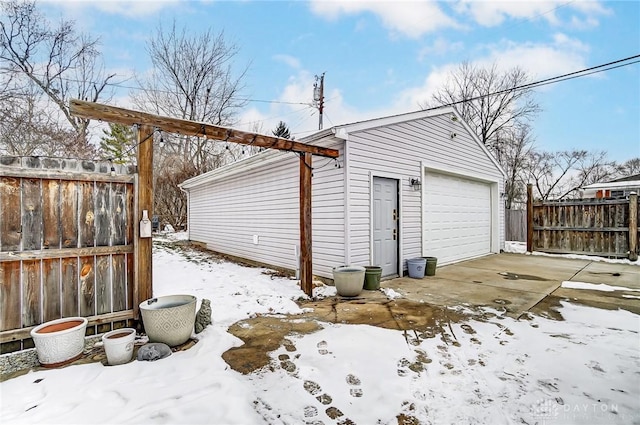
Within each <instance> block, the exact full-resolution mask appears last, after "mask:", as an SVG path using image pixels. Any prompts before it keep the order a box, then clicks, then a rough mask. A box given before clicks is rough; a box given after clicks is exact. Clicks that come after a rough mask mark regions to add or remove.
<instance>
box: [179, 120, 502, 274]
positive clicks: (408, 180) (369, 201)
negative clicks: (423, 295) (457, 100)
mask: <svg viewBox="0 0 640 425" xmlns="http://www.w3.org/2000/svg"><path fill="white" fill-rule="evenodd" d="M300 141H301V142H304V143H308V144H314V145H318V146H323V147H328V148H333V149H338V150H339V151H340V157H339V158H338V159H337V160H333V159H329V158H323V157H314V158H313V188H312V193H313V200H312V219H313V226H312V243H313V274H314V275H316V276H322V277H325V278H331V277H332V268H333V267H335V266H338V265H343V264H351V265H380V266H382V267H383V276H385V277H392V276H398V275H402V274H403V272H404V271H405V270H406V260H407V259H410V258H414V257H422V256H432V257H437V258H438V265H439V266H440V265H444V264H449V263H453V262H457V261H461V260H466V259H469V258H474V257H479V256H483V255H487V254H490V253H496V252H499V251H500V249H501V248H503V247H504V230H503V229H504V202H502V199H501V194H502V193H503V185H504V172H503V171H502V169H501V168H500V166H499V164H498V163H497V162H496V160H495V159H494V158H493V157H492V156H491V155H490V154H489V152H488V151H487V149H486V148H485V147H484V146H483V145H482V143H481V142H480V141H479V140H478V139H477V137H476V136H475V135H474V134H473V133H472V131H471V130H470V128H469V127H468V126H467V125H466V124H465V123H464V122H463V120H462V118H461V117H460V116H459V114H458V113H457V111H456V110H455V109H454V108H439V109H436V110H429V111H419V112H413V113H409V114H403V115H396V116H391V117H385V118H379V119H374V120H369V121H363V122H357V123H353V124H346V125H339V126H336V127H333V128H330V129H326V130H322V131H319V132H318V133H316V134H313V135H311V136H309V137H306V138H304V139H301V140H300ZM299 163H300V161H299V158H298V157H297V156H296V155H295V154H294V153H292V152H281V151H269V150H267V151H264V152H262V153H260V154H258V155H255V156H252V157H250V158H247V159H244V160H242V161H238V162H236V163H233V164H231V165H228V166H225V167H222V168H218V169H216V170H214V171H211V172H209V173H206V174H202V175H200V176H197V177H194V178H192V179H190V180H187V181H185V182H184V183H182V185H181V187H182V189H183V190H184V191H186V192H187V194H188V229H189V239H190V240H192V241H196V242H201V243H204V244H206V246H207V248H208V249H211V250H213V251H217V252H220V253H224V254H227V255H231V256H234V257H238V258H242V259H246V260H250V261H253V262H257V263H263V264H266V265H271V266H276V267H280V268H284V269H289V270H297V269H298V252H299V249H298V245H299V240H300V238H299V203H298V202H299Z"/></svg>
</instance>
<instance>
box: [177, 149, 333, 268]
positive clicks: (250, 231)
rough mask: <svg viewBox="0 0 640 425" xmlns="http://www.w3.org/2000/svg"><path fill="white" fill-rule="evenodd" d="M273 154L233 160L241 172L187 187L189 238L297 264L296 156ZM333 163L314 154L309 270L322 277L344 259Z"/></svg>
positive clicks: (213, 247) (255, 258)
mask: <svg viewBox="0 0 640 425" xmlns="http://www.w3.org/2000/svg"><path fill="white" fill-rule="evenodd" d="M322 145H323V146H325V147H329V148H333V149H342V145H343V142H342V141H341V140H338V139H332V140H331V141H327V142H326V143H322ZM276 155H277V156H278V157H279V158H280V160H279V161H275V162H272V161H269V163H268V164H261V163H255V164H252V165H250V166H246V167H244V166H243V165H241V164H235V165H232V166H231V167H229V170H232V169H235V170H241V171H240V172H237V173H230V175H226V176H217V177H215V178H214V179H212V180H211V181H208V182H203V183H202V184H200V185H198V186H196V187H193V188H191V189H190V190H189V192H190V196H189V200H190V201H189V202H190V203H189V237H190V239H191V240H193V241H197V242H203V243H206V244H207V247H208V248H209V249H211V250H214V251H218V252H222V253H225V254H229V255H234V256H237V257H241V258H246V259H249V260H253V261H259V262H262V263H266V264H270V265H274V266H279V267H285V268H288V269H297V267H298V263H297V258H296V256H295V249H296V246H299V244H300V237H299V234H300V225H299V223H300V220H299V190H298V189H299V184H300V177H299V167H300V160H299V158H298V157H297V156H296V155H295V154H294V153H290V152H287V153H278V154H276ZM334 164H335V161H334V160H332V159H329V158H323V157H317V156H316V157H314V158H313V167H314V171H313V189H312V193H313V199H312V207H313V228H312V244H313V273H314V274H316V275H319V276H325V277H331V275H332V273H331V269H332V267H334V266H336V265H340V264H343V263H344V194H343V193H344V191H343V190H344V186H343V184H344V183H343V181H344V177H343V174H344V168H336V167H335V166H334ZM254 235H258V238H259V243H258V244H257V245H255V244H254V243H253V236H254Z"/></svg>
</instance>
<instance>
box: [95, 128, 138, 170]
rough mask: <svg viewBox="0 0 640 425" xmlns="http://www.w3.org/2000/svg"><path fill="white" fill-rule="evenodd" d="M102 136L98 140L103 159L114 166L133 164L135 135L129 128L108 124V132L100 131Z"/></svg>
mask: <svg viewBox="0 0 640 425" xmlns="http://www.w3.org/2000/svg"><path fill="white" fill-rule="evenodd" d="M102 132H103V133H104V136H102V137H101V138H100V140H101V141H100V149H101V150H102V153H103V155H104V157H105V158H108V159H111V160H112V161H113V162H114V163H115V164H126V163H133V162H134V158H135V154H136V152H135V149H133V146H134V141H135V133H134V131H133V129H132V128H131V127H129V126H126V125H122V124H113V123H111V124H109V129H108V130H106V129H105V130H102Z"/></svg>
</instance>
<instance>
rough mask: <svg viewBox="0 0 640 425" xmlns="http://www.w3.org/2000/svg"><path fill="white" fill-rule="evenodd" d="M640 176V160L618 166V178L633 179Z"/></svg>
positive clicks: (635, 159)
mask: <svg viewBox="0 0 640 425" xmlns="http://www.w3.org/2000/svg"><path fill="white" fill-rule="evenodd" d="M637 175H640V158H637V157H636V158H631V159H628V160H626V161H625V162H623V163H622V164H617V165H616V177H631V176H637Z"/></svg>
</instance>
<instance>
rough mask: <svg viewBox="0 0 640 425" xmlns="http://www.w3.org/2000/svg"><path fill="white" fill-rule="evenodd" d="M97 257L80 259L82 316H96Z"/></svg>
mask: <svg viewBox="0 0 640 425" xmlns="http://www.w3.org/2000/svg"><path fill="white" fill-rule="evenodd" d="M95 268H96V265H95V257H93V256H91V257H80V296H79V301H80V315H81V316H91V315H94V314H95V289H96V274H95Z"/></svg>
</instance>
